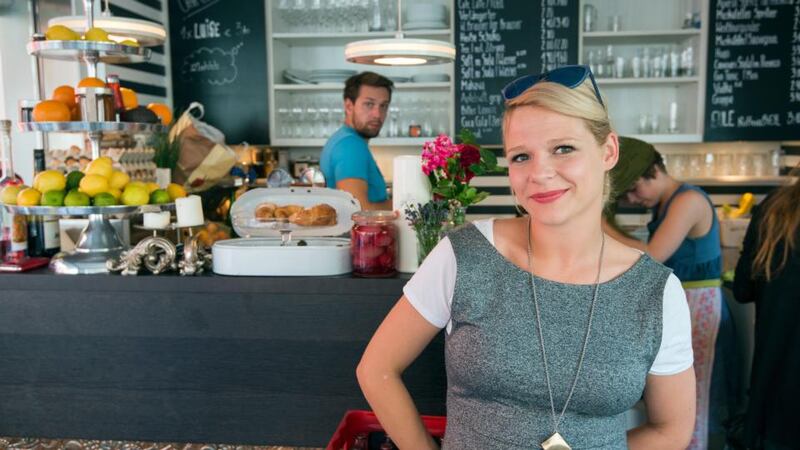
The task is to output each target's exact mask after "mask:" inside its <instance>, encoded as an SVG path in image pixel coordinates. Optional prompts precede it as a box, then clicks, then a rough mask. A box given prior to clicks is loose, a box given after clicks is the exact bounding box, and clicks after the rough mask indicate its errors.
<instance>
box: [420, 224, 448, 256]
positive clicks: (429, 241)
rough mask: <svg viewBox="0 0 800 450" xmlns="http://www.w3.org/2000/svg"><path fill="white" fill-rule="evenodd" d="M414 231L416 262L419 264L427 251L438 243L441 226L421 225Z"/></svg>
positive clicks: (440, 235)
mask: <svg viewBox="0 0 800 450" xmlns="http://www.w3.org/2000/svg"><path fill="white" fill-rule="evenodd" d="M415 231H416V233H417V263H418V264H420V265H421V264H422V261H424V260H425V258H426V257H427V256H428V253H430V252H431V250H433V248H434V247H436V244H438V243H439V240H440V239H441V237H442V227H441V226H423V227H421V228H418V229H416V230H415Z"/></svg>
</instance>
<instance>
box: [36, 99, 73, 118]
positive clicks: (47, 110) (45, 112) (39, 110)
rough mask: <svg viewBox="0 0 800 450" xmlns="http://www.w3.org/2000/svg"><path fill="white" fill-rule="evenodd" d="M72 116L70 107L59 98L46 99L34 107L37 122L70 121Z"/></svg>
mask: <svg viewBox="0 0 800 450" xmlns="http://www.w3.org/2000/svg"><path fill="white" fill-rule="evenodd" d="M71 116H72V115H71V114H70V112H69V107H67V105H65V104H63V103H61V102H59V101H57V100H45V101H43V102H39V103H37V104H36V106H34V107H33V120H34V121H36V122H69V120H70V117H71Z"/></svg>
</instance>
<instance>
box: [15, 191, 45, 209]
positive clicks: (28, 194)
mask: <svg viewBox="0 0 800 450" xmlns="http://www.w3.org/2000/svg"><path fill="white" fill-rule="evenodd" d="M41 199H42V193H41V192H39V191H37V190H36V189H34V188H25V189H23V190H21V191H19V194H17V205H19V206H39V200H41Z"/></svg>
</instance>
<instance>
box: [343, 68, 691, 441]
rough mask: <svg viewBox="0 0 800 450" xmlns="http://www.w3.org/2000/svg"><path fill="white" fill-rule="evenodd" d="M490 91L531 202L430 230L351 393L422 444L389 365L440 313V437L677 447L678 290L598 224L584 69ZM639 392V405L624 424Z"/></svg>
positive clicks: (591, 96) (520, 189)
mask: <svg viewBox="0 0 800 450" xmlns="http://www.w3.org/2000/svg"><path fill="white" fill-rule="evenodd" d="M503 95H504V98H505V99H506V112H505V116H504V122H503V140H504V147H505V155H506V158H507V160H508V162H509V182H510V185H511V189H512V191H513V193H514V198H515V200H516V202H517V203H518V204H519V206H520V207H521V208H523V209H524V210H525V211H527V212H528V214H529V215H527V216H524V217H520V218H514V219H497V220H483V221H476V222H473V223H471V224H468V225H467V226H465V227H463V228H461V229H458V230H456V231H454V232H453V233H451V234H450V235H449V236H448V237H447V238H445V239H443V240H442V241H441V242H440V243H439V245H438V246H437V247H436V248H435V249H434V250H433V251H432V252H431V254H430V255H429V256H428V258H427V259H426V260H425V261H424V263H423V264H422V266H421V267H420V268H419V270H418V271H417V273H416V274H415V275H414V277H413V278H412V279H411V280H410V281H409V282H408V284H407V285H406V286H405V288H404V290H403V293H404V295H403V297H401V298H400V300H399V301H398V303H397V304H396V305H395V307H394V308H393V309H392V311H391V312H390V313H389V315H388V316H387V317H386V319H385V320H384V322H383V323H382V324H381V325H380V327H379V328H378V330H377V331H376V332H375V335H374V336H373V338H372V340H371V342H370V343H369V345H368V346H367V349H366V351H365V352H364V356H363V358H362V360H361V363H360V364H359V366H358V369H357V374H358V380H359V382H360V384H361V388H362V390H363V392H364V395H365V396H366V398H367V400H368V401H369V403H370V405H371V406H372V408H373V410H374V411H375V413H376V414H377V416H378V418H379V419H380V421H381V424H382V425H383V426H384V428H385V429H386V431H387V432H388V434H389V435H391V436H392V438H393V439H394V440H395V441H396V442H397V443H398V446H399V447H400V448H402V449H432V448H436V445H435V443H434V441H433V440H432V439H431V437H430V436H429V435H428V434H427V432H426V431H425V429H424V427H423V426H422V422H421V421H420V419H419V415H418V412H417V410H416V408H415V406H414V403H413V400H412V398H411V397H410V395H409V393H408V391H407V389H406V388H405V386H404V385H403V382H402V379H401V375H402V373H403V371H404V370H405V368H406V367H408V365H409V364H411V362H413V360H414V359H415V358H416V357H417V355H419V354H420V352H421V351H422V350H423V348H424V347H425V346H426V345H427V344H428V342H430V340H431V339H432V338H433V337H434V336H435V335H436V334H437V333H438V332H439V331H440V330H441V329H445V333H446V335H445V364H446V368H447V377H448V389H447V430H446V434H445V438H444V441H443V448H447V449H454V450H455V449H457V450H468V449H480V450H492V449H498V450H499V449H503V450H509V449H512V450H513V449H531V448H538V447H539V446H541V447H542V448H546V449H567V448H574V449H578V448H597V449H624V448H629V447H630V448H634V449H636V448H641V449H644V448H646V449H660V448H664V449H667V448H669V449H682V448H685V446H686V445H687V444H688V442H689V438H690V435H691V431H692V426H693V422H694V405H695V403H694V372H693V370H692V351H691V334H690V322H689V313H688V308H687V305H686V298H685V296H684V294H683V290H682V289H681V285H680V282H679V281H678V280H677V278H675V276H674V275H672V274H671V273H670V271H669V269H667V268H665V267H664V266H662V265H661V264H659V263H657V262H656V261H654V260H653V259H651V258H650V257H648V256H647V255H645V254H643V253H641V252H639V251H637V250H634V249H631V248H629V247H626V246H624V245H622V244H620V243H619V242H617V241H614V240H613V239H611V238H609V237H607V236H606V235H605V234H604V233H603V231H602V227H601V212H602V209H603V204H604V201H605V200H606V198H607V190H608V189H607V185H608V184H609V183H608V171H609V170H610V169H611V168H612V167H613V166H614V164H615V163H616V161H617V156H618V151H619V147H618V141H617V135H616V134H615V133H614V132H613V131H612V130H611V125H610V123H609V119H608V113H607V111H606V108H605V105H604V104H603V99H602V96H601V95H600V93H599V91H598V89H597V86H596V84H595V82H594V77H593V76H592V74H591V72H590V71H589V69H588V68H587V67H585V66H567V67H562V68H560V69H556V70H554V71H552V72H549V73H545V74H542V75H535V76H527V77H523V78H520V79H518V80H516V81H514V82H512V83H511V84H509V85H508V86H506V88H505V89H504V90H503ZM643 395H644V399H645V401H646V403H647V410H648V415H649V421H648V422H647V423H646V424H645V425H643V426H641V427H639V428H636V429H634V430H631V431H629V432H627V433H626V430H625V412H626V411H627V410H628V409H629V408H631V407H632V406H633V405H634V404H635V403H636V402H637V401H638V400H639V399H640V398H642V396H643Z"/></svg>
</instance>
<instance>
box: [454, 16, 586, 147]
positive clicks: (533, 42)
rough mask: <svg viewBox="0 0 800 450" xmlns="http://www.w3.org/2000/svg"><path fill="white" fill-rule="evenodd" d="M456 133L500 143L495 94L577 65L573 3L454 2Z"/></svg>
mask: <svg viewBox="0 0 800 450" xmlns="http://www.w3.org/2000/svg"><path fill="white" fill-rule="evenodd" d="M455 16H456V23H455V33H456V35H455V41H456V51H457V54H458V56H457V59H456V68H455V74H456V89H455V90H456V129H457V130H460V129H462V128H469V129H470V130H472V131H473V132H474V133H475V136H476V137H477V138H478V141H479V142H480V143H482V144H487V145H491V144H501V143H502V133H501V129H502V124H501V122H502V118H503V109H504V106H503V103H504V102H503V97H502V95H501V94H500V90H501V89H502V88H503V86H505V85H506V84H508V83H509V82H510V81H513V80H514V79H515V78H518V77H520V76H523V75H527V74H531V73H540V72H542V71H544V70H550V69H554V68H556V67H559V66H563V65H566V64H576V63H577V61H578V21H579V20H578V0H456V13H455Z"/></svg>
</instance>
